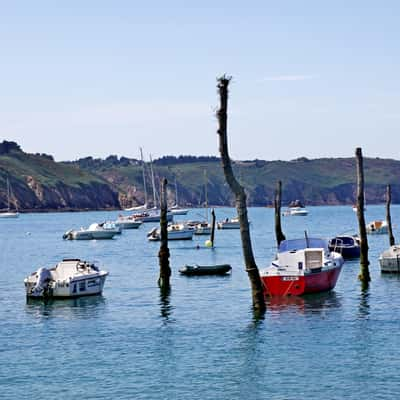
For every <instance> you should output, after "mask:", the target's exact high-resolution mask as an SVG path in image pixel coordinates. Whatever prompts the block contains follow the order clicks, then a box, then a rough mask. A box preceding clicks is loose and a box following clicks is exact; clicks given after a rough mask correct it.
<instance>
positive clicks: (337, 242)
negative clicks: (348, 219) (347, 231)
mask: <svg viewBox="0 0 400 400" xmlns="http://www.w3.org/2000/svg"><path fill="white" fill-rule="evenodd" d="M333 240H334V241H335V245H334V246H333V251H334V252H335V253H339V254H342V251H343V247H344V246H343V244H344V242H343V240H342V239H339V238H335V239H333Z"/></svg>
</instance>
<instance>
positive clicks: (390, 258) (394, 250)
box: [379, 245, 400, 273]
mask: <svg viewBox="0 0 400 400" xmlns="http://www.w3.org/2000/svg"><path fill="white" fill-rule="evenodd" d="M379 264H380V266H381V272H397V273H400V246H399V245H394V246H390V247H389V249H387V250H385V251H384V252H383V253H382V254H381V255H380V256H379Z"/></svg>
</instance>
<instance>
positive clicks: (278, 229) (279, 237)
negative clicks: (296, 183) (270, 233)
mask: <svg viewBox="0 0 400 400" xmlns="http://www.w3.org/2000/svg"><path fill="white" fill-rule="evenodd" d="M281 206H282V182H281V181H278V182H277V184H276V190H275V199H274V208H275V236H276V242H277V244H278V247H279V245H280V244H281V242H282V241H283V240H285V239H286V237H285V235H284V234H283V232H282V224H281Z"/></svg>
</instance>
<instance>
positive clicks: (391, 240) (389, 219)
mask: <svg viewBox="0 0 400 400" xmlns="http://www.w3.org/2000/svg"><path fill="white" fill-rule="evenodd" d="M391 202H392V188H391V187H390V185H387V186H386V222H387V224H388V230H389V243H390V246H394V243H395V240H394V236H393V229H392V217H391V215H390V204H391Z"/></svg>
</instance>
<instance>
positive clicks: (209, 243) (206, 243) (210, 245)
mask: <svg viewBox="0 0 400 400" xmlns="http://www.w3.org/2000/svg"><path fill="white" fill-rule="evenodd" d="M204 244H205V246H206V247H213V244H212V241H211V240H210V239H208V240H206V241H205V243H204Z"/></svg>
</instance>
